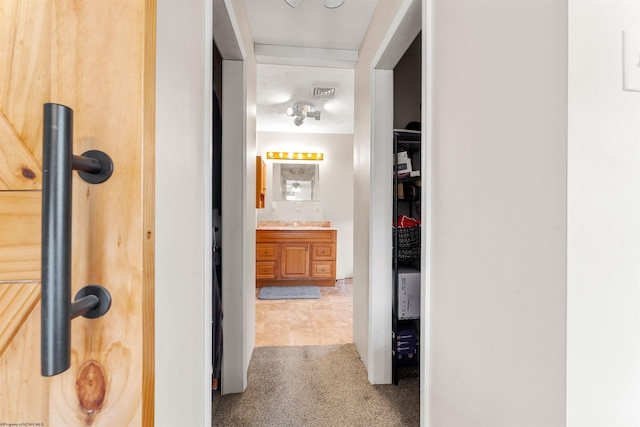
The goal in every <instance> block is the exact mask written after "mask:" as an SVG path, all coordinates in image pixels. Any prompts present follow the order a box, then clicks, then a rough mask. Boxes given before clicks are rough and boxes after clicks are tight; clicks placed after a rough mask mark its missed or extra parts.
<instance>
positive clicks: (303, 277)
mask: <svg viewBox="0 0 640 427" xmlns="http://www.w3.org/2000/svg"><path fill="white" fill-rule="evenodd" d="M335 282H336V230H335V229H332V228H327V229H307V228H303V227H301V228H284V229H281V230H262V229H258V230H256V286H257V287H262V286H287V285H297V286H300V285H319V286H335Z"/></svg>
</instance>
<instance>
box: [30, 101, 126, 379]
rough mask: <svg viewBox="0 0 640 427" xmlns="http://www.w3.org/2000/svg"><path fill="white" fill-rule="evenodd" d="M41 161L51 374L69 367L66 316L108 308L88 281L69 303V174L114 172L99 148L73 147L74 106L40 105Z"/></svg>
mask: <svg viewBox="0 0 640 427" xmlns="http://www.w3.org/2000/svg"><path fill="white" fill-rule="evenodd" d="M42 142H43V164H42V278H41V280H42V285H41V290H42V319H41V326H42V332H41V371H42V375H43V376H53V375H57V374H59V373H61V372H64V371H66V370H67V369H68V368H69V366H70V357H69V355H70V353H71V339H70V338H71V337H70V336H71V319H73V318H75V317H77V316H85V317H88V318H96V317H100V316H102V315H104V314H105V313H106V312H107V311H108V310H109V308H110V307H111V295H110V294H109V291H107V290H106V289H105V288H104V287H102V286H100V285H89V286H87V287H85V288H83V289H81V290H80V292H78V294H77V295H76V297H75V301H74V302H73V303H72V302H71V189H72V187H71V177H72V172H73V170H74V169H77V170H79V175H80V176H81V177H82V178H83V179H84V180H85V181H87V182H90V183H93V184H98V183H100V182H104V181H106V180H107V179H109V177H110V176H111V174H112V173H113V162H112V161H111V158H110V157H109V156H108V155H106V154H105V153H103V152H101V151H95V150H94V151H88V152H86V153H84V154H83V155H82V156H76V155H74V154H73V152H72V145H73V110H71V109H70V108H69V107H66V106H64V105H60V104H51V103H49V104H44V128H43V141H42Z"/></svg>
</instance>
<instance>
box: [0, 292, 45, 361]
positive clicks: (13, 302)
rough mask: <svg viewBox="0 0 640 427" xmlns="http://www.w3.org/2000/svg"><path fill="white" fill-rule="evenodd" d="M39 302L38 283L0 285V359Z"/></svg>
mask: <svg viewBox="0 0 640 427" xmlns="http://www.w3.org/2000/svg"><path fill="white" fill-rule="evenodd" d="M39 300H40V283H38V282H36V283H0V301H2V303H3V305H2V306H1V307H0V358H2V354H3V353H4V351H5V350H6V349H7V347H8V346H9V344H10V342H11V340H12V339H13V338H14V337H15V336H16V334H17V333H18V330H19V329H20V327H21V326H22V325H23V324H24V322H25V320H26V319H27V317H29V315H30V314H31V311H32V310H33V308H34V307H35V306H36V304H37V303H38V301H39Z"/></svg>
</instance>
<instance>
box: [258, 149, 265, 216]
mask: <svg viewBox="0 0 640 427" xmlns="http://www.w3.org/2000/svg"><path fill="white" fill-rule="evenodd" d="M266 196H267V165H266V164H265V163H264V160H262V157H261V156H256V208H257V209H263V208H264V203H265V202H264V201H265V197H266Z"/></svg>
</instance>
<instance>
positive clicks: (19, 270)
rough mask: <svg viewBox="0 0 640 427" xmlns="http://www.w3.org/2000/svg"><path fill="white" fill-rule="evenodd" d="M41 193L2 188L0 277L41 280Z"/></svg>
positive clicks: (0, 207) (0, 195)
mask: <svg viewBox="0 0 640 427" xmlns="http://www.w3.org/2000/svg"><path fill="white" fill-rule="evenodd" d="M40 214H41V193H40V192H38V191H0V280H4V281H15V280H40V241H41V236H40V234H41V233H40V230H41V227H42V225H41V221H40Z"/></svg>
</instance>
